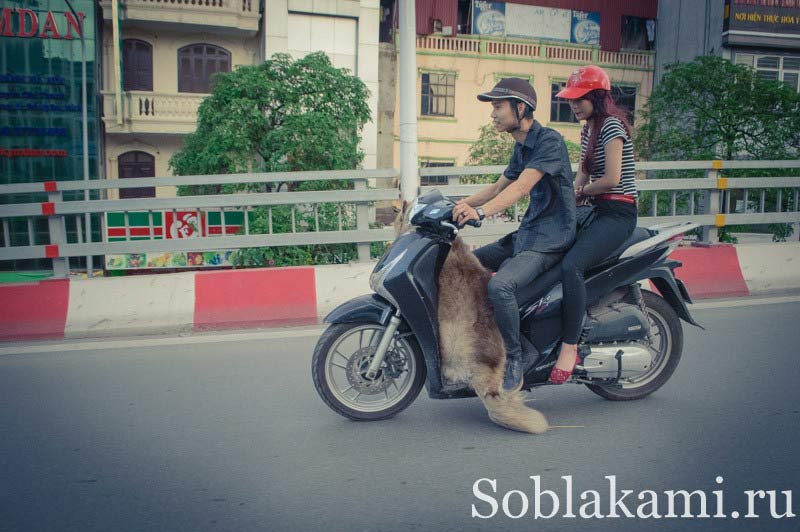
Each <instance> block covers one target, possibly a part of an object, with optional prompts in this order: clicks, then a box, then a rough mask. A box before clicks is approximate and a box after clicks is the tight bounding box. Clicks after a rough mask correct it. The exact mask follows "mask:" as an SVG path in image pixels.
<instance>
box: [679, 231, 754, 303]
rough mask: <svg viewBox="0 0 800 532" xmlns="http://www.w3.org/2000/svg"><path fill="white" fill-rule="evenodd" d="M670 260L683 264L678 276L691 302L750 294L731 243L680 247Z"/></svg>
mask: <svg viewBox="0 0 800 532" xmlns="http://www.w3.org/2000/svg"><path fill="white" fill-rule="evenodd" d="M670 258H671V259H675V260H679V261H681V262H682V263H683V266H681V267H680V268H676V269H675V276H676V277H678V278H679V279H680V280H681V281H683V282H684V284H686V288H687V289H688V290H689V295H690V296H692V299H711V298H717V297H741V296H747V295H750V291H749V290H748V289H747V283H745V281H744V276H743V275H742V269H741V267H740V266H739V257H738V255H737V254H736V248H735V247H733V246H732V245H730V244H720V245H713V246H709V247H699V246H698V247H690V248H679V249H677V250H675V251H673V252H672V254H671V255H670Z"/></svg>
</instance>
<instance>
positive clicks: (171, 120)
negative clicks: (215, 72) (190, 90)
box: [103, 0, 211, 134]
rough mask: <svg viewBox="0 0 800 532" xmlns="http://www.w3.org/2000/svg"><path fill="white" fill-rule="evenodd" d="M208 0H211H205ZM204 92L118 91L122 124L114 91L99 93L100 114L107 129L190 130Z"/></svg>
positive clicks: (178, 131)
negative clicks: (101, 113)
mask: <svg viewBox="0 0 800 532" xmlns="http://www.w3.org/2000/svg"><path fill="white" fill-rule="evenodd" d="M208 1H211V0H208ZM206 96H207V95H206V94H182V93H177V94H163V93H154V92H141V91H125V92H123V93H122V124H118V123H117V112H116V102H115V99H114V97H115V93H113V92H104V93H103V118H104V120H105V123H106V131H108V132H109V133H176V134H185V133H191V132H193V131H194V130H195V127H196V126H197V109H198V107H199V106H200V103H201V102H202V101H203V98H205V97H206Z"/></svg>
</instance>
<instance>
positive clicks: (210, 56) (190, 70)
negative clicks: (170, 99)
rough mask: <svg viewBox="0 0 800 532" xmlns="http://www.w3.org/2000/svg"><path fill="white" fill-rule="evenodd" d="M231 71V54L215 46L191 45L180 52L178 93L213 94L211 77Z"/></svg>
mask: <svg viewBox="0 0 800 532" xmlns="http://www.w3.org/2000/svg"><path fill="white" fill-rule="evenodd" d="M230 71H231V53H230V52H229V51H228V50H226V49H224V48H220V47H219V46H214V45H213V44H190V45H188V46H184V47H183V48H181V49H179V50H178V92H197V93H202V94H208V93H210V92H211V81H212V80H211V77H212V76H213V75H214V74H216V73H217V72H230Z"/></svg>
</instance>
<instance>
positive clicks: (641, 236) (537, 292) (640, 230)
mask: <svg viewBox="0 0 800 532" xmlns="http://www.w3.org/2000/svg"><path fill="white" fill-rule="evenodd" d="M652 236H653V232H652V231H650V230H649V229H646V228H644V227H637V228H636V229H634V230H633V233H631V236H630V237H628V239H627V240H626V241H625V242H623V243H622V245H620V246H619V247H618V248H617V249H615V250H614V251H613V252H612V253H611V254H610V255H609V256H608V257H606V258H605V259H604V260H603V261H602V262H601V263H600V264H597V265H596V266H592V268H590V269H589V270H587V271H586V272H585V277H586V278H587V279H588V278H589V277H592V276H593V275H595V274H596V273H598V272H599V271H601V270H603V269H605V268H606V267H608V266H609V265H610V264H611V263H613V262H614V261H616V260H617V259H618V258H619V256H620V255H622V253H623V252H624V251H625V250H626V249H628V248H629V247H630V246H632V245H634V244H637V243H639V242H641V241H643V240H647V239H648V238H650V237H652ZM560 282H561V262H560V261H559V262H558V263H557V264H556V265H555V266H553V267H552V268H550V269H549V270H547V271H546V272H544V273H543V274H542V275H540V276H539V277H538V278H536V280H535V281H533V282H532V283H531V284H529V285H527V286H523V287H520V288H519V289H518V290H517V292H516V297H517V305H519V308H520V310H523V309H525V308H526V307H528V306H529V305H531V304H532V303H535V302H536V301H537V300H538V299H539V298H541V297H542V296H544V295H545V294H547V292H549V291H550V289H551V288H552V287H553V286H554V285H556V284H558V283H560Z"/></svg>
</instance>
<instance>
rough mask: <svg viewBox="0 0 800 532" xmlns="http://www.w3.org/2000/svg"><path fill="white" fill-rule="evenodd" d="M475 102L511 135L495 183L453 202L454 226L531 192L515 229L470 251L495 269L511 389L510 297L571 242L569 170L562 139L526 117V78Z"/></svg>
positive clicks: (517, 367)
mask: <svg viewBox="0 0 800 532" xmlns="http://www.w3.org/2000/svg"><path fill="white" fill-rule="evenodd" d="M478 100H480V101H482V102H491V104H492V115H491V116H492V120H493V122H494V126H495V128H496V129H497V130H498V131H500V132H506V133H509V134H510V135H511V136H512V137H513V138H514V140H515V141H516V142H515V144H514V152H513V154H512V156H511V159H510V161H509V163H508V167H507V168H506V169H505V171H504V172H503V175H501V176H500V177H499V178H498V180H497V181H496V182H495V183H493V184H491V185H489V186H487V187H486V188H484V189H483V190H481V191H479V192H476V193H475V194H473V195H472V196H469V197H467V198H464V199H463V200H461V201H459V202H458V204H457V205H456V207H455V208H454V209H453V220H454V221H455V222H457V223H459V224H461V225H463V224H465V223H466V222H468V221H470V220H483V219H484V218H485V217H486V216H492V215H494V214H497V213H500V212H503V211H504V210H505V209H507V208H509V207H511V206H513V205H514V204H515V203H517V202H518V201H519V200H520V199H521V198H523V197H525V195H528V194H529V195H530V205H529V206H528V209H527V211H525V215H524V216H523V217H522V221H521V224H520V228H519V230H518V231H514V232H513V233H510V234H508V235H506V236H504V237H503V238H501V239H500V240H498V241H496V242H493V243H491V244H488V245H486V246H483V247H481V248H479V249H477V250H475V255H476V256H477V257H478V259H479V260H480V262H481V264H483V266H484V267H486V268H487V269H489V270H491V271H494V272H497V273H496V275H495V276H494V277H493V278H492V280H491V281H490V282H489V298H490V300H491V302H492V305H493V307H494V315H495V320H496V321H497V325H498V327H499V329H500V332H501V334H502V336H503V341H504V343H505V347H506V368H505V377H504V380H503V389H504V390H506V391H517V390H519V389H521V388H522V383H523V374H524V371H525V367H524V365H525V361H524V360H523V356H522V346H521V344H520V338H519V335H520V331H519V306H518V304H517V299H516V296H515V292H516V291H517V288H518V287H523V286H526V285H528V284H530V283H532V282H533V281H534V279H536V278H537V277H538V276H540V275H541V274H543V273H544V272H546V271H547V270H549V269H550V268H552V267H553V266H555V265H556V264H557V263H558V262H559V261H560V260H561V259H562V258H563V256H564V254H565V253H566V251H567V250H568V249H569V248H570V246H571V245H572V244H573V242H574V239H575V192H574V189H573V183H572V169H571V165H570V161H569V156H568V154H567V146H566V144H565V143H564V139H563V137H562V136H561V135H560V134H559V133H558V132H556V131H555V130H553V129H550V128H547V127H544V126H542V125H541V124H540V123H539V122H537V121H536V120H535V119H534V118H533V112H534V111H535V110H536V92H535V91H534V89H533V87H532V86H531V85H530V83H528V82H527V81H526V80H524V79H520V78H505V79H502V80H501V81H500V82H499V83H498V84H497V85H495V87H494V88H493V89H492V90H491V91H489V92H485V93H482V94H479V95H478Z"/></svg>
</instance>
